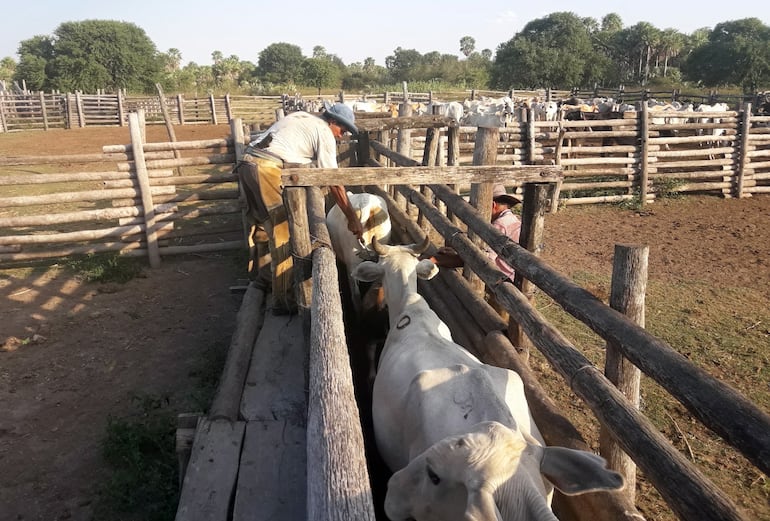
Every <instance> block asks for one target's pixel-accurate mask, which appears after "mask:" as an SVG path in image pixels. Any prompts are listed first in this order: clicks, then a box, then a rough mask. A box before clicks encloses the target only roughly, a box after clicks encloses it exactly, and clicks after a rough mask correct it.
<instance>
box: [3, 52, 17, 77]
mask: <svg viewBox="0 0 770 521" xmlns="http://www.w3.org/2000/svg"><path fill="white" fill-rule="evenodd" d="M15 71H16V61H15V60H14V59H13V58H11V57H10V56H6V57H5V58H3V59H2V60H0V80H2V81H6V82H7V81H11V80H13V73H14V72H15Z"/></svg>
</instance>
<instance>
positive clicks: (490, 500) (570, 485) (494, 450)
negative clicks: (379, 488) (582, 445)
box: [385, 422, 624, 521]
mask: <svg viewBox="0 0 770 521" xmlns="http://www.w3.org/2000/svg"><path fill="white" fill-rule="evenodd" d="M605 464H606V462H605V460H604V459H603V458H601V457H600V456H597V455H595V454H591V453H589V452H585V451H579V450H573V449H567V448H563V447H542V446H541V445H540V444H539V443H538V442H537V441H536V440H534V439H533V438H531V437H530V436H528V435H526V434H524V433H523V432H521V431H517V430H512V429H510V428H508V427H506V426H504V425H502V424H500V423H497V422H482V423H479V424H477V425H476V426H475V427H474V428H473V430H471V431H470V432H468V433H465V434H462V435H458V436H451V437H448V438H444V439H443V440H441V441H439V442H438V443H435V444H434V445H433V446H431V447H430V448H429V449H427V450H426V451H425V452H423V453H422V454H420V455H419V456H417V457H415V458H413V459H412V460H411V461H410V462H409V465H407V466H406V467H405V468H403V469H401V470H399V471H398V472H396V473H395V474H394V475H393V476H392V477H391V479H390V481H389V482H388V492H387V496H386V498H385V512H386V514H387V515H388V518H389V519H391V520H392V521H400V520H407V519H415V520H417V521H440V520H441V521H498V520H504V521H514V520H516V521H558V520H557V518H556V516H554V514H553V512H552V511H551V509H550V507H549V504H550V494H551V492H552V490H553V488H552V486H551V484H553V486H555V487H556V488H558V489H559V490H561V491H562V492H563V493H565V494H568V495H575V494H583V493H586V492H592V491H598V490H619V489H622V488H623V486H624V482H623V478H622V476H621V475H620V474H618V473H616V472H614V471H611V470H608V469H607V468H606V466H605ZM543 478H546V479H547V481H544V479H543Z"/></svg>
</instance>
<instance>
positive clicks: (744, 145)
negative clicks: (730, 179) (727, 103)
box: [734, 103, 751, 198]
mask: <svg viewBox="0 0 770 521" xmlns="http://www.w3.org/2000/svg"><path fill="white" fill-rule="evenodd" d="M750 131H751V103H746V104H745V105H744V106H743V112H742V113H741V126H740V133H741V144H740V148H739V149H738V150H739V152H738V153H739V154H740V155H739V156H738V172H736V174H737V175H736V180H735V192H734V194H735V197H738V198H741V197H748V196H750V195H751V193H746V194H744V193H743V178H744V176H745V174H746V165H747V163H748V162H749V132H750Z"/></svg>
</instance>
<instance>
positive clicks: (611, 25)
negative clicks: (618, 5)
mask: <svg viewBox="0 0 770 521" xmlns="http://www.w3.org/2000/svg"><path fill="white" fill-rule="evenodd" d="M621 29H623V20H622V19H621V18H620V15H619V14H618V13H609V14H606V15H604V17H603V18H602V25H601V31H604V32H607V33H616V32H618V31H620V30H621Z"/></svg>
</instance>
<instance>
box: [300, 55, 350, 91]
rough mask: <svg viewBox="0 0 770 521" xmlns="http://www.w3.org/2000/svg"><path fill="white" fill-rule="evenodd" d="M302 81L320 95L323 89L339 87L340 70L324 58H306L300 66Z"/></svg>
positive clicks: (332, 62)
mask: <svg viewBox="0 0 770 521" xmlns="http://www.w3.org/2000/svg"><path fill="white" fill-rule="evenodd" d="M302 80H303V83H304V84H305V85H309V86H313V87H315V88H316V89H318V94H319V95H320V94H321V89H323V88H329V87H339V86H340V82H341V74H340V69H339V67H338V66H337V65H336V64H335V63H334V61H332V60H330V59H329V58H328V57H326V56H323V57H314V58H307V59H306V60H305V61H304V62H303V64H302Z"/></svg>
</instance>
